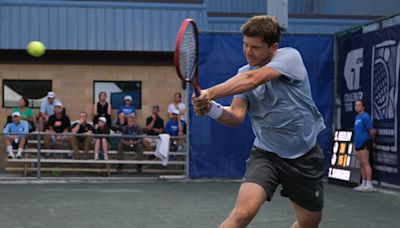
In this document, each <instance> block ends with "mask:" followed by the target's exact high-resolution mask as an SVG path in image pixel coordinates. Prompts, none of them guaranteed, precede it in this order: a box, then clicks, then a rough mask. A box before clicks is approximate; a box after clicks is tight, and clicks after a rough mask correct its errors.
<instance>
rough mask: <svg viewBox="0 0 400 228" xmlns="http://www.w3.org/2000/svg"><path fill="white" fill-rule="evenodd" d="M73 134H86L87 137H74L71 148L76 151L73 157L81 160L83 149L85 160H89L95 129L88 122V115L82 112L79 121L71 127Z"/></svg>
mask: <svg viewBox="0 0 400 228" xmlns="http://www.w3.org/2000/svg"><path fill="white" fill-rule="evenodd" d="M71 132H72V133H73V134H85V136H75V135H74V136H72V137H71V146H72V150H73V151H74V153H73V157H74V158H79V157H80V156H79V149H82V148H83V159H85V160H86V159H87V158H88V155H89V150H90V147H91V146H92V140H93V137H92V136H91V135H92V134H93V133H94V127H93V126H92V125H90V124H89V123H88V122H87V113H86V112H81V114H80V115H79V121H78V122H76V123H74V124H73V125H72V127H71Z"/></svg>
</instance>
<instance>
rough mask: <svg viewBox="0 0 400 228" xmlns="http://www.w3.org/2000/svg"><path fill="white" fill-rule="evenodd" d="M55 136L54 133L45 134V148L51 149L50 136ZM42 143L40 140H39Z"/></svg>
mask: <svg viewBox="0 0 400 228" xmlns="http://www.w3.org/2000/svg"><path fill="white" fill-rule="evenodd" d="M51 137H53V135H45V136H44V137H43V141H44V148H45V149H50V138H51ZM38 143H40V142H38Z"/></svg>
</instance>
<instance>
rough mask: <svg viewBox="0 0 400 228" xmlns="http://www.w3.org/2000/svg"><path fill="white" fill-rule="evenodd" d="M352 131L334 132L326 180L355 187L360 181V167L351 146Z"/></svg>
mask: <svg viewBox="0 0 400 228" xmlns="http://www.w3.org/2000/svg"><path fill="white" fill-rule="evenodd" d="M353 145H354V144H353V131H352V130H335V134H334V137H333V146H332V151H331V159H330V166H329V170H328V178H329V181H330V182H337V183H344V184H348V185H356V184H358V183H359V181H360V165H359V164H358V161H357V154H356V152H355V149H354V146H353Z"/></svg>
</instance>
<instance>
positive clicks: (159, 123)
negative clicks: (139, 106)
mask: <svg viewBox="0 0 400 228" xmlns="http://www.w3.org/2000/svg"><path fill="white" fill-rule="evenodd" d="M152 120H153V116H149V117H147V119H146V126H147V125H149V124H150V123H151V121H152ZM153 128H162V129H164V120H163V119H161V117H158V118H157V119H156V122H154V125H153ZM147 134H148V135H159V134H160V133H158V132H155V131H154V130H153V129H151V130H150V131H147Z"/></svg>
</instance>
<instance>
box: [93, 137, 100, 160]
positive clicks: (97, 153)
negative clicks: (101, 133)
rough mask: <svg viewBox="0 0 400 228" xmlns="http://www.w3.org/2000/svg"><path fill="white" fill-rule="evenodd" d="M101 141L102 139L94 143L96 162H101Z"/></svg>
mask: <svg viewBox="0 0 400 228" xmlns="http://www.w3.org/2000/svg"><path fill="white" fill-rule="evenodd" d="M100 140H101V139H96V141H95V143H94V159H95V160H99V151H100Z"/></svg>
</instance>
